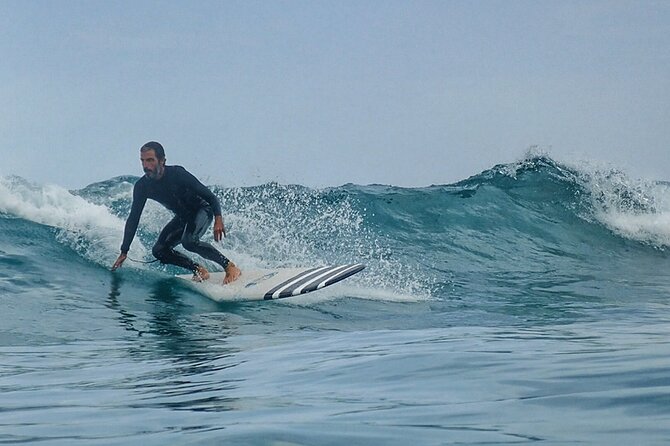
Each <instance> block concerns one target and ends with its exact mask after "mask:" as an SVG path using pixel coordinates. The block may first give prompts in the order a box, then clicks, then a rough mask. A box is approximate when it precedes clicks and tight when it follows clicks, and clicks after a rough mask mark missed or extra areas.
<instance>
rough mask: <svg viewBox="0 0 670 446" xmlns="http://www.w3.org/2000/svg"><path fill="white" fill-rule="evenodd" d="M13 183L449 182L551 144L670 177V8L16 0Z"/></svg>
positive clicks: (2, 139)
mask: <svg viewBox="0 0 670 446" xmlns="http://www.w3.org/2000/svg"><path fill="white" fill-rule="evenodd" d="M0 110H2V118H1V119H0V175H2V176H6V175H19V176H22V177H24V178H26V179H28V180H31V181H34V182H37V183H47V184H58V185H61V186H63V187H67V188H80V187H84V186H86V185H88V184H90V183H93V182H97V181H104V180H107V179H110V178H112V177H115V176H118V175H137V176H140V175H141V174H142V172H141V168H140V163H139V147H140V146H141V145H142V144H143V143H145V142H147V141H150V140H156V141H159V142H161V143H162V144H163V146H164V147H165V150H166V154H167V159H168V164H180V165H183V166H184V167H186V168H187V169H188V170H189V171H191V172H192V173H194V174H195V175H196V176H198V177H199V178H200V179H201V180H202V181H203V182H205V183H206V184H219V185H222V186H230V187H233V186H245V185H256V184H263V183H266V182H269V181H277V182H280V183H284V184H303V185H306V186H310V187H329V186H338V185H341V184H345V183H356V184H371V183H380V184H393V185H398V186H425V185H430V184H448V183H452V182H455V181H458V180H461V179H464V178H467V177H469V176H471V175H474V174H477V173H479V172H481V171H483V170H485V169H488V168H490V167H492V166H494V165H495V164H500V163H509V162H515V161H517V160H519V159H522V158H523V156H524V154H525V153H526V151H527V150H528V148H529V147H532V146H538V147H540V148H541V149H542V150H543V151H546V152H547V153H548V154H549V155H550V156H551V157H552V158H554V159H556V160H558V161H569V160H576V159H580V160H581V159H584V160H589V161H592V162H594V163H603V164H606V165H611V166H613V167H615V168H619V169H622V170H624V171H625V172H627V173H629V174H630V175H631V176H633V177H636V178H644V179H652V180H654V179H658V180H669V179H670V173H669V172H668V166H669V161H670V155H669V152H670V2H668V1H640V0H635V1H618V0H606V1H589V0H581V1H571V0H567V1H566V0H561V1H558V0H557V1H548V0H533V1H520V0H504V1H496V0H481V1H476V0H468V1H466V0H463V1H450V0H442V1H421V0H407V1H395V0H383V1H382V0H380V1H368V0H339V1H335V0H333V1H324V0H305V1H298V0H291V1H273V0H263V1H253V0H244V1H225V0H219V1H170V0H167V1H143V0H132V1H97V0H91V1H88V0H87V1H73V0H62V1H55V0H51V1H45V0H44V1H40V0H35V1H28V2H26V1H23V0H18V1H16V0H0Z"/></svg>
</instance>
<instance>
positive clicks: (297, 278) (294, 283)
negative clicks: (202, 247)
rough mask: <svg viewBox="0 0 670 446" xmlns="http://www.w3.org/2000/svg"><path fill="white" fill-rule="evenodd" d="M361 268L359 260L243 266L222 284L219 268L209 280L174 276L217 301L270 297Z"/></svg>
mask: <svg viewBox="0 0 670 446" xmlns="http://www.w3.org/2000/svg"><path fill="white" fill-rule="evenodd" d="M364 268H365V265H363V264H360V263H352V264H348V265H337V266H321V267H313V268H279V269H257V270H246V269H244V270H242V275H241V276H240V278H239V279H237V280H236V281H235V282H232V283H229V284H227V285H223V278H224V277H225V273H224V272H223V271H222V272H214V273H210V277H209V280H206V281H204V282H195V281H193V279H192V277H193V275H192V274H180V275H178V276H176V277H177V278H179V279H180V280H184V281H185V282H186V283H188V284H189V286H190V287H191V288H193V289H195V290H196V291H197V292H199V293H200V294H203V295H205V296H207V297H209V298H210V299H212V300H215V301H217V302H222V301H234V300H272V299H283V298H286V297H291V296H298V295H300V294H305V293H310V292H312V291H316V290H320V289H322V288H325V287H327V286H330V285H333V284H334V283H337V282H339V281H341V280H344V279H346V278H347V277H351V276H352V275H354V274H356V273H358V272H360V271H362V270H363V269H364Z"/></svg>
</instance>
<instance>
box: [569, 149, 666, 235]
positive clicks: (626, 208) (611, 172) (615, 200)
mask: <svg viewBox="0 0 670 446" xmlns="http://www.w3.org/2000/svg"><path fill="white" fill-rule="evenodd" d="M574 168H575V169H576V170H577V171H578V175H579V181H580V182H581V184H582V186H583V187H584V188H585V189H586V191H587V192H588V196H589V199H590V204H591V207H592V210H593V217H595V219H597V220H598V221H599V222H601V223H602V224H604V225H605V226H607V227H608V228H609V229H611V230H612V231H613V232H615V233H616V234H619V235H621V236H622V237H626V238H629V239H632V240H635V241H639V242H642V243H648V244H650V245H653V246H655V247H657V248H664V247H668V246H670V185H668V184H667V183H659V182H654V181H649V180H644V179H635V178H631V177H630V176H629V175H627V174H626V173H625V172H623V171H621V170H619V169H617V168H612V167H607V166H603V165H596V164H594V163H590V162H584V161H582V162H580V163H578V164H577V165H575V166H574Z"/></svg>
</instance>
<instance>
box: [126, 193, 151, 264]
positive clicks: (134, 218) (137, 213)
mask: <svg viewBox="0 0 670 446" xmlns="http://www.w3.org/2000/svg"><path fill="white" fill-rule="evenodd" d="M146 202H147V195H146V192H145V191H144V189H143V188H142V187H141V186H140V185H139V182H138V183H135V187H134V188H133V204H132V206H131V208H130V215H129V216H128V220H126V228H125V230H124V231H123V243H121V252H122V253H123V254H127V253H128V250H129V249H130V244H131V243H132V241H133V238H135V233H136V232H137V226H138V225H139V224H140V217H141V216H142V211H143V210H144V205H145V204H146Z"/></svg>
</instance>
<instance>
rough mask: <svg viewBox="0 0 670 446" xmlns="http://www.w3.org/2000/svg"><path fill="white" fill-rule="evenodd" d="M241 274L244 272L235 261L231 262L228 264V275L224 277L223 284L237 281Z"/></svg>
mask: <svg viewBox="0 0 670 446" xmlns="http://www.w3.org/2000/svg"><path fill="white" fill-rule="evenodd" d="M240 274H242V271H240V269H239V268H238V267H237V266H236V265H235V264H234V263H233V262H229V263H228V266H226V277H225V278H224V279H223V284H224V285H226V284H229V283H230V282H234V281H236V280H237V278H238V277H240Z"/></svg>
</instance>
